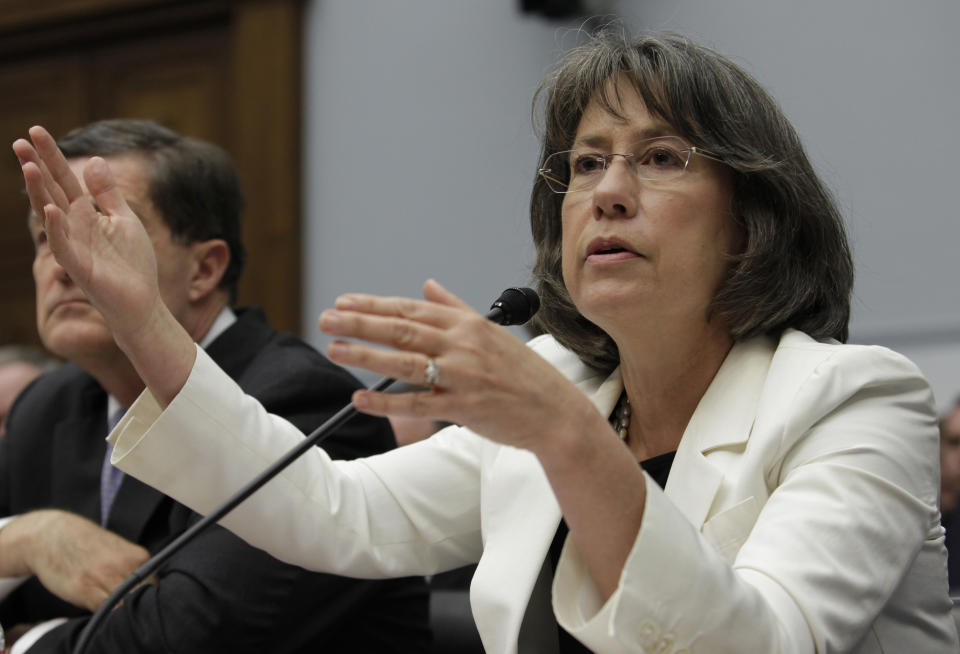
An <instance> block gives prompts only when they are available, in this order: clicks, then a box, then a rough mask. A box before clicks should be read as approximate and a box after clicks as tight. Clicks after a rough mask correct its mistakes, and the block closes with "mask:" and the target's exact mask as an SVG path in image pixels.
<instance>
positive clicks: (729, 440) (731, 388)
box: [664, 337, 774, 527]
mask: <svg viewBox="0 0 960 654" xmlns="http://www.w3.org/2000/svg"><path fill="white" fill-rule="evenodd" d="M773 352H774V343H773V342H772V341H771V340H770V339H767V338H763V337H760V338H755V339H750V340H748V341H741V342H738V343H736V344H735V345H734V346H733V348H732V349H731V350H730V353H729V354H727V358H726V359H725V360H724V362H723V364H722V365H721V366H720V370H718V371H717V374H716V376H715V377H714V378H713V381H712V382H710V386H709V387H707V391H706V393H704V395H703V398H701V400H700V402H699V404H697V408H696V409H695V410H694V412H693V416H691V417H690V422H689V423H687V428H686V429H685V430H684V432H683V437H682V438H681V439H680V446H679V447H678V448H677V455H676V457H675V458H674V461H673V467H674V469H675V470H682V471H683V475H682V477H683V479H685V480H690V479H696V480H697V483H695V484H690V483H683V482H682V481H676V480H677V479H679V478H680V477H681V475H671V476H670V477H669V478H668V479H667V486H666V488H665V489H664V491H665V493H666V495H667V497H669V498H670V499H671V500H672V501H673V503H674V504H675V505H676V506H677V508H678V509H679V510H680V511H681V513H683V514H684V515H685V516H686V517H687V519H688V520H690V522H691V523H693V524H694V525H696V526H698V527H699V526H701V525H702V524H703V523H704V521H705V520H706V517H707V513H708V512H709V511H710V506H711V505H712V504H713V498H714V497H715V496H716V494H717V490H718V489H719V487H720V483H721V482H722V481H723V473H721V472H720V470H718V469H717V468H716V467H714V465H713V464H712V463H710V461H709V460H708V459H707V457H706V456H704V455H705V454H707V453H708V452H710V451H712V450H716V449H719V448H724V447H736V446H741V445H743V444H745V443H746V442H747V440H748V439H749V438H750V432H751V430H752V429H753V421H754V417H755V416H756V413H757V404H758V402H759V401H760V394H761V392H762V390H763V385H764V382H765V381H766V378H767V372H768V370H769V369H770V360H771V359H772V358H773ZM720 416H722V419H720Z"/></svg>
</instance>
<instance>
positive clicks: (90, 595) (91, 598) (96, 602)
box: [82, 584, 119, 612]
mask: <svg viewBox="0 0 960 654" xmlns="http://www.w3.org/2000/svg"><path fill="white" fill-rule="evenodd" d="M117 585H119V584H117ZM111 592H113V591H107V590H104V589H103V588H100V587H99V586H96V587H93V588H90V589H89V590H88V591H87V592H85V593H84V594H83V598H82V603H83V605H84V606H85V607H86V608H87V610H88V611H91V612H94V611H96V610H97V609H99V608H100V605H101V604H103V603H104V602H106V601H107V598H108V597H110V593H111Z"/></svg>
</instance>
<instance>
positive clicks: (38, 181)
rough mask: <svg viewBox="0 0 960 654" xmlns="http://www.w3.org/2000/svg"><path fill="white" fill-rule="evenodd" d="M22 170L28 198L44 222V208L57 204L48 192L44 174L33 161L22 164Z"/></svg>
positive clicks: (34, 210)
mask: <svg viewBox="0 0 960 654" xmlns="http://www.w3.org/2000/svg"><path fill="white" fill-rule="evenodd" d="M20 170H21V172H22V173H23V183H24V186H25V188H26V190H27V197H29V198H30V207H31V208H32V209H33V212H34V213H35V214H37V216H39V217H40V218H41V220H42V219H43V208H44V206H46V205H48V204H56V203H55V202H54V201H53V198H52V197H51V196H50V194H49V193H48V192H47V186H46V184H45V183H44V181H43V173H42V172H41V170H40V167H39V166H38V165H37V164H35V163H34V162H32V161H28V162H26V163H24V164H22V165H21V166H20Z"/></svg>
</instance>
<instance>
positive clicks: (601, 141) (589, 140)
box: [571, 124, 682, 149]
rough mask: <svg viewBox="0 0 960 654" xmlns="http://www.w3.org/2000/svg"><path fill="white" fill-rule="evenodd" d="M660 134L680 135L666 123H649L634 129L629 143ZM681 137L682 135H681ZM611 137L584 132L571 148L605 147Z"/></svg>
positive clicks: (608, 144) (657, 136)
mask: <svg viewBox="0 0 960 654" xmlns="http://www.w3.org/2000/svg"><path fill="white" fill-rule="evenodd" d="M662 136H677V137H679V136H680V135H679V134H678V133H677V130H675V129H674V128H673V127H671V126H670V125H667V124H663V125H650V126H649V127H644V128H643V129H641V130H637V131H635V132H634V133H633V134H632V136H631V138H630V142H631V143H636V142H637V141H645V140H647V139H655V138H660V137H662ZM681 138H682V137H681ZM611 141H612V139H611V138H610V136H608V135H605V134H585V135H583V136H578V137H577V138H576V139H574V141H573V145H572V146H571V147H572V148H574V149H576V148H578V147H580V148H582V147H589V148H598V149H599V148H605V147H609V146H610V142H611Z"/></svg>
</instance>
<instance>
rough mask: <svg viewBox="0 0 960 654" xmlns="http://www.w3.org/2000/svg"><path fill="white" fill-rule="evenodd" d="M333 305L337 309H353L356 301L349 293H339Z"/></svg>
mask: <svg viewBox="0 0 960 654" xmlns="http://www.w3.org/2000/svg"><path fill="white" fill-rule="evenodd" d="M334 306H335V307H337V308H338V309H354V308H356V306H357V301H356V300H355V299H354V298H353V297H352V296H350V295H341V296H340V297H338V298H337V301H336V302H334Z"/></svg>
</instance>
